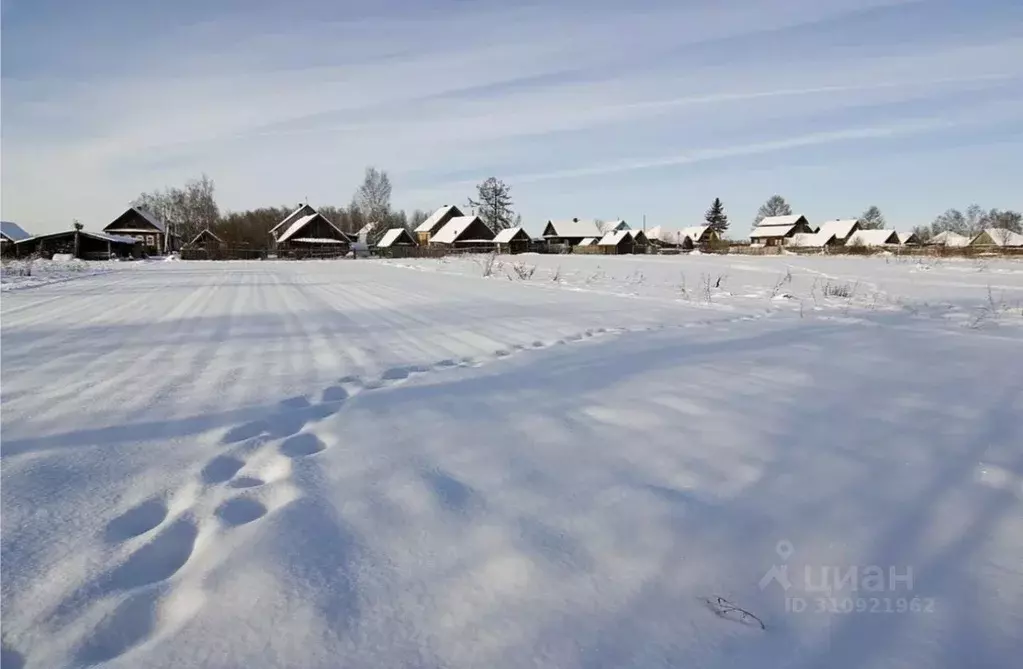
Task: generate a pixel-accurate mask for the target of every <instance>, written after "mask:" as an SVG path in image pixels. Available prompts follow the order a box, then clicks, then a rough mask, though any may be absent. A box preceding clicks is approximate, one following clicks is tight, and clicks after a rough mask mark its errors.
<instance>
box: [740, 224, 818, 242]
mask: <svg viewBox="0 0 1023 669" xmlns="http://www.w3.org/2000/svg"><path fill="white" fill-rule="evenodd" d="M795 227H796V224H795V223H789V224H788V225H767V226H764V225H761V226H757V227H755V228H753V232H751V233H749V236H750V238H751V239H755V238H758V237H784V236H785V235H787V234H789V233H790V232H792V229H793V228H795ZM804 234H805V233H804Z"/></svg>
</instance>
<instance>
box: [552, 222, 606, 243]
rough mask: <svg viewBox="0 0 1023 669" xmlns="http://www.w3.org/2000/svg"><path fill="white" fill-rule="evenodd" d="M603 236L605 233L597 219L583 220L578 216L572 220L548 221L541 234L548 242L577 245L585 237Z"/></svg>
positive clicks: (597, 237) (596, 237)
mask: <svg viewBox="0 0 1023 669" xmlns="http://www.w3.org/2000/svg"><path fill="white" fill-rule="evenodd" d="M603 236H604V233H603V232H602V231H601V229H600V227H599V226H598V225H597V222H596V221H594V220H584V221H581V220H579V219H578V218H573V219H572V220H570V221H547V224H546V225H545V226H544V229H543V234H542V235H541V237H543V238H544V239H545V240H547V243H548V244H559V245H563V246H577V245H578V244H579V242H581V241H582V240H584V239H590V238H592V239H600V238H601V237H603Z"/></svg>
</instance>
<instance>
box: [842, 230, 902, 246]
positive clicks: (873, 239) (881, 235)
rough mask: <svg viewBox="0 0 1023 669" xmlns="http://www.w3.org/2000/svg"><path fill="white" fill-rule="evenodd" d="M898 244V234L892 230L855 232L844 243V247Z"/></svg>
mask: <svg viewBox="0 0 1023 669" xmlns="http://www.w3.org/2000/svg"><path fill="white" fill-rule="evenodd" d="M898 243H899V233H897V232H895V231H894V230H857V231H856V232H854V233H852V234H851V235H850V236H849V239H848V240H847V241H846V242H845V244H846V246H884V245H885V244H898Z"/></svg>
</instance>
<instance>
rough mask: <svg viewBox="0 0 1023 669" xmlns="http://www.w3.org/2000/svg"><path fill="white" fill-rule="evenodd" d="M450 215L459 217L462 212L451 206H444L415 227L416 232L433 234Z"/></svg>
mask: <svg viewBox="0 0 1023 669" xmlns="http://www.w3.org/2000/svg"><path fill="white" fill-rule="evenodd" d="M449 213H450V214H452V215H454V216H456V217H461V216H462V211H461V210H460V209H459V208H458V207H456V206H455V205H453V204H446V205H444V206H443V207H441V208H440V209H438V210H437V211H435V212H433V213H432V214H430V217H429V218H428V219H426V220H425V221H423V222H422V223H420V224H419V225H418V226H417V227H416V232H433V229H434V228H436V227H437V226H438V225H439V224H440V222H441V221H442V220H444V217H445V216H448V215H449Z"/></svg>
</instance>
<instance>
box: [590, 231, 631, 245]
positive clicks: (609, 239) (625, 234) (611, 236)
mask: <svg viewBox="0 0 1023 669" xmlns="http://www.w3.org/2000/svg"><path fill="white" fill-rule="evenodd" d="M630 233H631V231H630V230H612V231H611V232H609V233H607V234H606V235H604V236H603V237H601V239H600V241H599V242H597V246H618V245H619V244H621V243H622V240H623V239H627V238H629V237H632V235H631V234H630Z"/></svg>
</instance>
